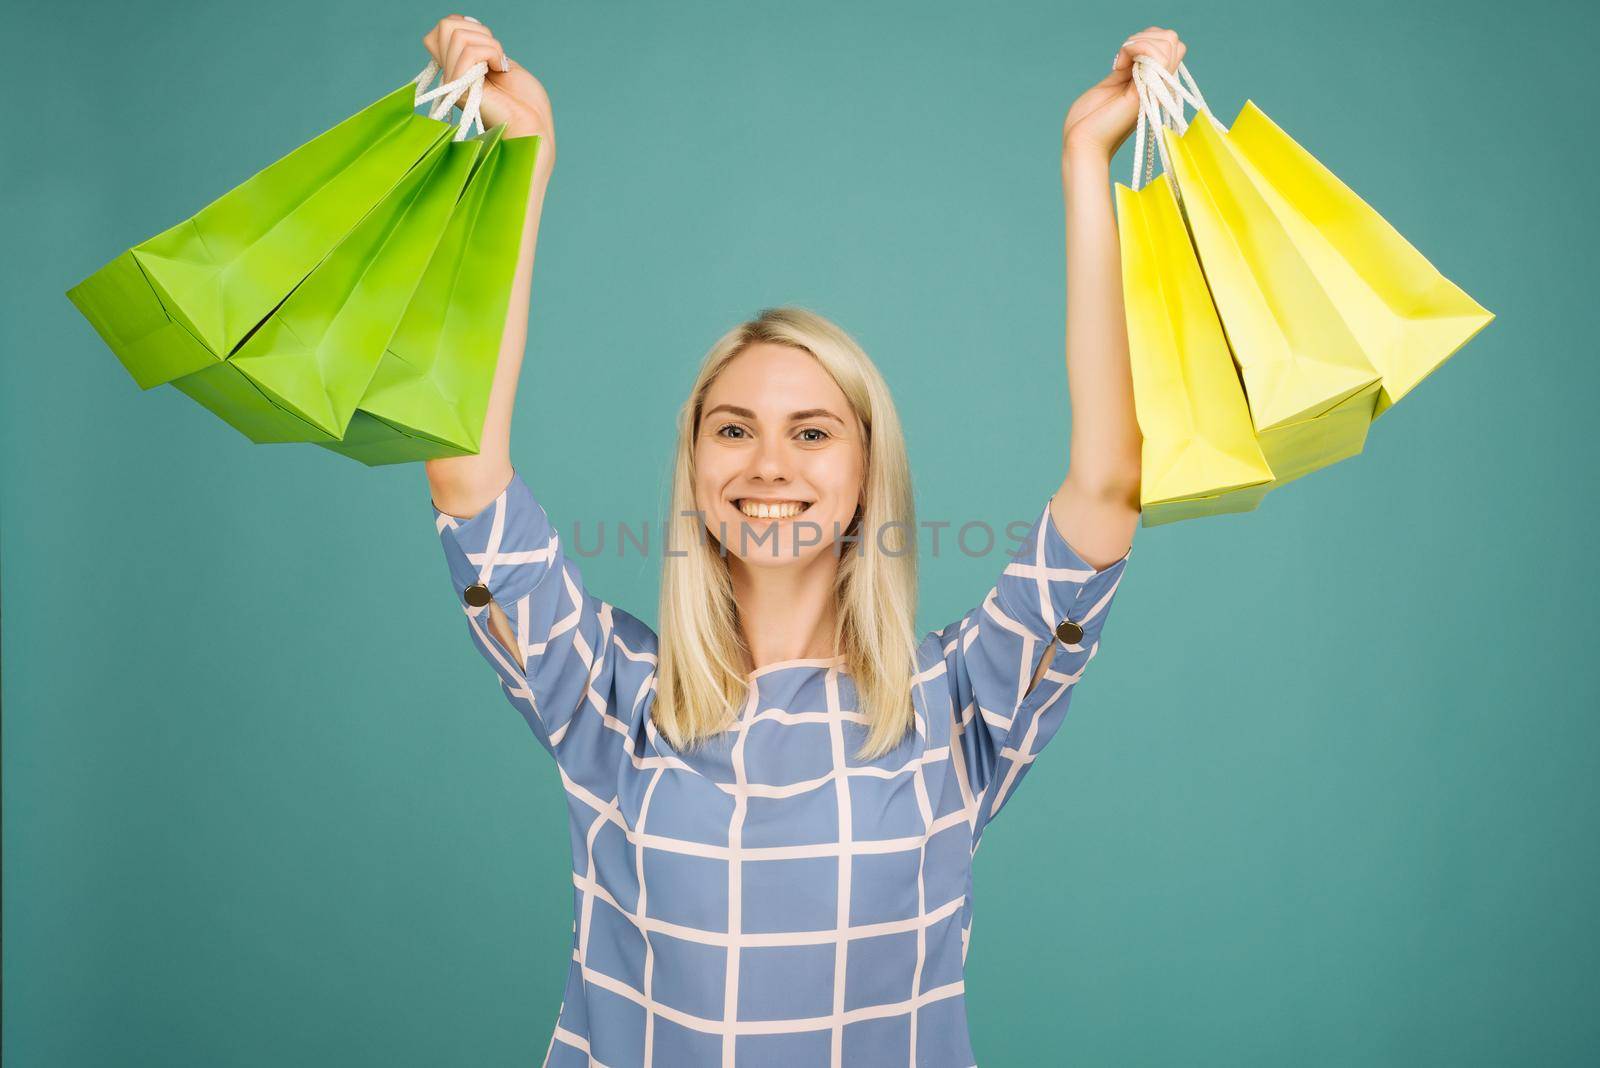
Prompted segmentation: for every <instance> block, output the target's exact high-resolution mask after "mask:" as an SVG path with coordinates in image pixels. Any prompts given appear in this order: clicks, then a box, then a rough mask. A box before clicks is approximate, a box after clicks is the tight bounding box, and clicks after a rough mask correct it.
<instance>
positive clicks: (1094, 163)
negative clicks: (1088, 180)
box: [1061, 141, 1111, 176]
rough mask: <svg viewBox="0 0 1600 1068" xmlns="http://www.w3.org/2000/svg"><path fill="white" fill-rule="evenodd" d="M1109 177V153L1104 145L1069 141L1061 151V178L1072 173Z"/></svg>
mask: <svg viewBox="0 0 1600 1068" xmlns="http://www.w3.org/2000/svg"><path fill="white" fill-rule="evenodd" d="M1102 172H1103V173H1104V174H1106V175H1108V176H1109V175H1110V173H1111V151H1110V149H1108V148H1106V147H1105V146H1104V145H1096V144H1085V143H1080V142H1074V141H1069V142H1068V143H1067V146H1066V147H1065V148H1064V149H1062V151H1061V173H1062V175H1063V176H1065V175H1068V174H1072V173H1088V174H1096V175H1098V174H1100V173H1102Z"/></svg>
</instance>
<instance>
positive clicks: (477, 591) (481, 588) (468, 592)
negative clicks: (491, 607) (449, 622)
mask: <svg viewBox="0 0 1600 1068" xmlns="http://www.w3.org/2000/svg"><path fill="white" fill-rule="evenodd" d="M461 599H462V600H464V601H466V602H467V604H469V605H471V606H472V607H473V608H482V607H483V606H484V605H486V604H488V603H489V602H490V601H491V600H492V599H493V598H492V597H491V596H490V594H489V587H487V586H485V585H484V584H483V583H481V582H474V583H473V584H472V585H470V586H468V587H467V588H466V589H465V590H462V591H461Z"/></svg>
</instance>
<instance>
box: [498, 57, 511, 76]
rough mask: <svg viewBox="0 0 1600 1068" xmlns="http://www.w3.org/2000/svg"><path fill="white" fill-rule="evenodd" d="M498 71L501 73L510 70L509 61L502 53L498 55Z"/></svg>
mask: <svg viewBox="0 0 1600 1068" xmlns="http://www.w3.org/2000/svg"><path fill="white" fill-rule="evenodd" d="M500 70H501V71H502V72H508V71H510V70H511V60H509V59H507V58H506V54H505V53H504V52H501V53H500Z"/></svg>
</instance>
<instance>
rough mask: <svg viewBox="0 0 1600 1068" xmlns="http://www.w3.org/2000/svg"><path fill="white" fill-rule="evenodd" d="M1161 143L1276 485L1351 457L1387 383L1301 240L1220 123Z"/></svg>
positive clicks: (1200, 124) (1170, 134) (1203, 124)
mask: <svg viewBox="0 0 1600 1068" xmlns="http://www.w3.org/2000/svg"><path fill="white" fill-rule="evenodd" d="M1159 136H1160V137H1161V138H1162V139H1163V142H1164V147H1165V149H1166V158H1167V162H1168V164H1169V166H1170V167H1171V172H1172V176H1173V178H1174V180H1175V184H1176V186H1177V188H1178V191H1179V196H1180V197H1181V198H1182V202H1183V207H1184V215H1185V218H1186V219H1187V220H1188V223H1189V231H1190V233H1191V235H1192V236H1193V238H1194V245H1195V249H1196V251H1197V252H1198V253H1199V257H1200V264H1201V267H1202V269H1203V270H1204V272H1205V277H1206V282H1207V283H1208V284H1209V286H1210V288H1211V296H1212V299H1213V300H1214V301H1215V302H1216V306H1217V312H1218V314H1219V316H1220V317H1221V319H1222V325H1223V329H1224V330H1225V331H1226V332H1227V336H1228V342H1229V344H1230V345H1231V347H1232V349H1233V355H1234V359H1235V360H1236V361H1237V362H1238V365H1239V373H1240V375H1241V376H1242V377H1243V379H1244V389H1245V395H1246V397H1247V398H1248V399H1249V403H1250V416H1251V419H1252V420H1253V422H1254V424H1255V430H1256V438H1257V440H1258V441H1259V442H1260V443H1261V449H1262V452H1263V453H1265V455H1266V457H1267V462H1268V463H1269V464H1271V465H1272V472H1273V474H1274V476H1275V477H1276V479H1277V482H1278V484H1280V485H1281V484H1283V483H1286V482H1289V481H1291V480H1293V479H1296V478H1299V477H1301V476H1302V475H1306V474H1309V473H1310V472H1312V471H1315V470H1318V469H1319V468H1322V467H1326V466H1328V465H1329V464H1332V463H1336V462H1338V461H1339V460H1343V459H1347V458H1348V457H1351V456H1354V455H1356V454H1357V453H1359V452H1360V451H1361V450H1362V448H1363V447H1364V446H1365V444H1366V437H1367V427H1368V426H1370V425H1371V422H1372V413H1373V408H1374V406H1375V405H1376V403H1377V398H1378V392H1379V389H1380V387H1381V384H1382V383H1381V380H1380V378H1379V375H1378V372H1377V370H1376V368H1374V367H1373V365H1372V363H1371V362H1370V361H1369V360H1368V359H1367V357H1366V354H1365V353H1364V352H1363V351H1362V348H1361V344H1360V342H1358V341H1357V340H1356V337H1355V335H1354V334H1353V333H1352V332H1351V330H1350V328H1349V326H1348V325H1346V323H1345V320H1344V318H1343V317H1342V316H1341V315H1340V313H1339V309H1338V308H1337V307H1336V306H1335V304H1334V301H1333V298H1332V296H1331V295H1330V294H1329V293H1328V291H1327V290H1326V289H1325V288H1324V287H1323V285H1322V283H1321V281H1320V280H1319V279H1318V278H1317V275H1316V274H1315V272H1313V271H1312V269H1311V266H1310V264H1309V263H1308V262H1307V259H1306V255H1305V253H1304V252H1302V251H1301V249H1300V247H1299V245H1298V244H1297V243H1296V241H1295V236H1296V235H1295V233H1294V232H1292V231H1291V230H1290V229H1289V228H1288V227H1287V226H1285V225H1284V224H1283V222H1282V221H1281V220H1280V219H1279V218H1278V216H1277V214H1276V213H1275V212H1274V211H1273V210H1272V206H1271V205H1270V204H1268V203H1267V199H1266V197H1265V196H1264V195H1263V194H1262V192H1261V190H1260V189H1259V188H1258V187H1257V186H1256V183H1255V182H1254V181H1253V180H1252V179H1251V177H1250V175H1249V173H1248V172H1247V171H1246V169H1245V165H1244V164H1243V163H1242V162H1241V161H1240V159H1239V157H1238V154H1237V152H1236V151H1235V149H1234V148H1233V146H1232V144H1231V143H1230V142H1229V140H1228V138H1227V136H1226V134H1225V132H1224V131H1221V130H1218V129H1217V127H1216V126H1215V125H1214V124H1213V122H1210V121H1202V120H1201V119H1200V118H1199V117H1197V119H1196V121H1195V122H1194V123H1192V124H1190V125H1189V127H1188V130H1187V131H1186V132H1185V133H1183V134H1182V135H1181V136H1180V135H1179V134H1177V133H1176V132H1175V131H1174V130H1173V129H1172V128H1170V127H1167V126H1162V127H1161V128H1160V130H1159Z"/></svg>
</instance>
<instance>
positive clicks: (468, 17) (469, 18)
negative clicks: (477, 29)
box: [461, 15, 483, 26]
mask: <svg viewBox="0 0 1600 1068" xmlns="http://www.w3.org/2000/svg"><path fill="white" fill-rule="evenodd" d="M461 17H462V18H464V19H466V20H467V21H468V22H478V20H477V19H475V18H473V17H472V16H471V15H462V16H461ZM478 25H479V26H482V25H483V23H481V22H478Z"/></svg>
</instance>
